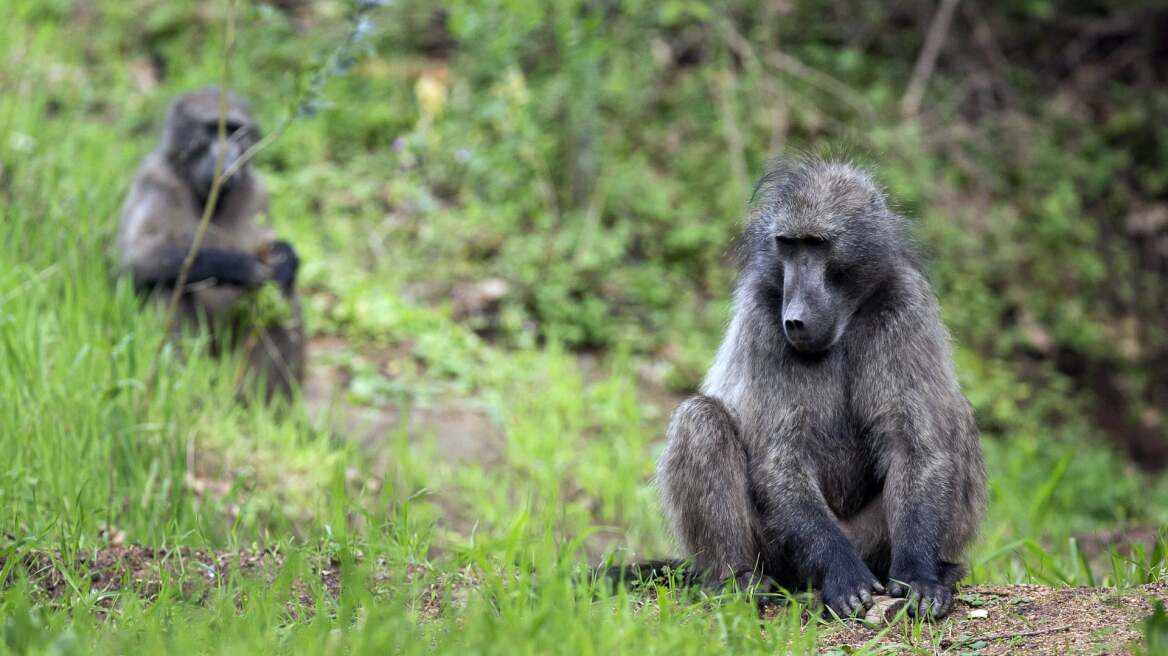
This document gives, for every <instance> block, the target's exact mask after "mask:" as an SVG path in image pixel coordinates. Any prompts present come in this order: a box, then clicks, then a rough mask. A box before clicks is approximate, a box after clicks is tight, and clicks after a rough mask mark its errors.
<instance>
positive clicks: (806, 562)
mask: <svg viewBox="0 0 1168 656" xmlns="http://www.w3.org/2000/svg"><path fill="white" fill-rule="evenodd" d="M771 471H773V472H783V473H782V474H781V478H779V479H777V480H772V481H770V482H769V483H767V484H765V486H764V489H763V490H760V496H761V497H762V498H763V503H764V505H765V506H766V507H767V508H768V510H769V512H768V513H767V525H766V527H765V530H766V532H767V538H768V540H770V541H771V543H772V544H775V545H778V546H779V548H780V549H781V551H782V552H783V553H782V555H783V557H784V558H783V559H784V560H785V561H786V562H789V563H796V564H798V567H799V570H800V571H799V572H798V575H799V577H800V578H801V579H802V580H804V581H810V582H811V583H812V585H814V586H816V587H822V586H823V584H824V582H825V580H826V579H827V578H828V577H830V576H833V575H839V576H843V577H848V576H864V575H867V576H868V577H869V578H870V577H871V574H870V573H868V568H867V566H866V565H865V564H864V562H863V560H861V559H860V555H859V553H858V552H857V551H856V548H855V547H854V546H853V545H852V543H851V542H849V541H848V538H847V536H846V535H845V534H844V532H843V529H842V528H841V527H840V525H839V523H838V521H837V520H836V517H835V513H833V512H832V511H831V509H830V508H829V507H828V505H827V501H826V500H825V499H824V498H823V494H822V493H821V492H820V491H819V488H818V486H817V484H816V483H815V481H814V480H813V478H812V477H811V476H810V475H808V474H806V473H804V472H803V471H802V470H800V469H799V468H798V466H796V465H784V466H779V467H772V468H771Z"/></svg>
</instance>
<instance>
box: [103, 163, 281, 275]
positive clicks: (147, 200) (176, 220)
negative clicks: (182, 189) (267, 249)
mask: <svg viewBox="0 0 1168 656" xmlns="http://www.w3.org/2000/svg"><path fill="white" fill-rule="evenodd" d="M197 223H198V217H196V216H194V215H193V214H192V213H191V210H190V208H189V207H187V206H185V205H183V203H182V199H181V197H180V196H179V195H178V194H177V193H176V192H175V191H174V190H173V189H170V188H169V187H168V186H167V185H163V184H160V183H155V182H153V181H150V180H146V181H143V182H141V183H140V184H138V185H136V187H135V190H134V193H133V195H132V197H131V199H130V201H129V202H128V203H127V212H126V216H125V222H124V226H123V235H122V268H123V270H125V272H126V273H128V274H130V277H131V278H132V279H133V281H134V285H135V286H136V287H138V288H139V289H143V290H147V289H153V288H156V287H172V286H174V284H175V282H177V280H178V276H179V272H180V271H181V270H182V265H183V261H184V260H185V259H186V256H187V253H188V252H189V250H190V246H191V244H192V242H193V234H194V228H195V226H196V225H197ZM266 273H267V272H266V267H264V265H263V264H261V263H260V261H259V259H258V258H257V257H256V256H255V255H252V254H250V253H245V252H243V251H237V250H233V249H227V248H201V249H199V252H198V253H197V255H196V257H195V261H194V263H193V265H192V267H191V270H190V273H189V276H188V278H187V283H188V284H190V283H199V282H206V281H208V280H213V281H214V282H215V283H216V284H220V285H233V286H237V287H253V286H256V285H259V284H260V283H262V282H263V281H264V280H265V279H266Z"/></svg>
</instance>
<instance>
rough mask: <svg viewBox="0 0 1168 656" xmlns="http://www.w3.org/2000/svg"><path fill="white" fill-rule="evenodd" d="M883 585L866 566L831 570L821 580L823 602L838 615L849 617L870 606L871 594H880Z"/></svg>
mask: <svg viewBox="0 0 1168 656" xmlns="http://www.w3.org/2000/svg"><path fill="white" fill-rule="evenodd" d="M883 592H884V586H883V585H881V584H880V581H878V580H876V577H875V576H873V575H872V572H871V571H869V570H868V568H867V567H864V566H863V565H860V566H858V567H856V568H855V570H854V571H850V572H833V573H830V574H828V575H827V578H826V579H825V580H824V582H823V603H824V604H825V605H827V607H828V608H829V609H831V610H832V611H833V612H834V613H835V614H836V615H839V616H840V617H851V616H853V615H857V614H859V613H860V612H861V611H863V610H866V609H868V608H871V607H872V595H874V594H882V593H883Z"/></svg>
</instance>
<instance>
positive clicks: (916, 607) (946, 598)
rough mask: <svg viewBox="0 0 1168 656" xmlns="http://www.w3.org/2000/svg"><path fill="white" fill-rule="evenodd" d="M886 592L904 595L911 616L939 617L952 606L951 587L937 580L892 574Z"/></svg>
mask: <svg viewBox="0 0 1168 656" xmlns="http://www.w3.org/2000/svg"><path fill="white" fill-rule="evenodd" d="M888 594H890V595H892V596H893V597H905V598H906V599H907V604H906V605H907V606H908V612H909V615H912V616H913V617H923V618H932V619H941V618H942V617H945V616H946V615H948V614H949V610H950V608H951V607H952V606H953V588H952V587H950V586H948V585H945V584H944V583H940V582H938V581H923V580H919V579H918V580H912V579H911V578H910V579H908V580H903V579H899V578H897V577H895V576H894V577H892V578H891V579H890V580H889V581H888Z"/></svg>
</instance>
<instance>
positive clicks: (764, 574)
mask: <svg viewBox="0 0 1168 656" xmlns="http://www.w3.org/2000/svg"><path fill="white" fill-rule="evenodd" d="M752 214H753V217H752V220H751V222H750V225H749V227H748V228H747V230H746V233H745V235H744V237H743V239H742V242H741V245H740V249H741V250H740V259H741V266H742V268H741V273H740V275H739V278H738V282H737V284H736V287H735V291H734V297H733V316H732V319H731V321H730V325H729V327H728V329H727V332H726V335H725V338H724V340H723V341H722V345H721V347H720V348H719V349H718V353H717V356H716V359H715V361H714V364H713V366H712V367H711V369H710V370H709V372H708V373H707V375H706V378H705V380H704V382H703V383H702V386H701V392H700V394H698V395H696V396H694V397H692V398H690V399H688V400H686V401H685V402H683V403H682V404H681V405H680V406H679V407H678V408H677V410H676V411H675V412H674V414H673V417H672V419H671V421H670V425H669V429H668V439H667V443H666V446H665V450H664V452H663V454H662V456H661V459H660V462H659V464H658V470H657V475H658V482H659V484H660V488H661V495H662V498H663V502H664V506H665V509H666V512H667V515H668V517H669V518H670V520H671V522H672V525H673V528H674V531H675V533H676V535H677V537H678V539H679V541H680V542H681V545H682V546H683V548H684V550H685V555H686V557H687V558H688V559H689V563H690V565H691V566H692V567H695V568H696V570H697V572H698V573H700V575H701V576H702V577H704V580H705V582H706V583H707V584H711V585H716V584H720V583H723V582H728V581H737V583H739V584H750V583H758V582H766V583H767V584H768V585H769V584H771V583H777V584H778V585H781V586H783V587H785V588H788V589H798V588H801V587H805V586H807V585H811V586H813V587H814V588H816V589H817V590H819V591H820V592H821V594H822V598H823V600H824V603H825V604H826V605H827V606H828V607H829V608H830V609H831V610H832V611H834V612H835V613H837V614H838V615H840V616H841V617H846V616H849V615H852V614H854V613H857V612H860V611H861V609H863V608H867V607H869V606H871V604H872V595H874V594H878V593H882V592H885V591H887V593H888V594H890V595H893V596H901V597H908V607H909V610H910V612H911V613H913V614H914V615H917V616H931V617H934V618H939V617H942V616H944V615H945V614H946V613H948V612H949V608H950V605H951V603H952V598H953V591H954V586H955V585H956V583H957V580H958V579H960V578H961V575H962V567H961V566H960V565H959V564H958V563H959V562H960V559H961V557H962V552H963V550H964V548H965V547H966V546H967V545H968V544H969V543H970V541H971V540H972V539H973V537H974V534H975V532H976V529H977V525H978V522H979V520H980V517H981V514H982V511H983V507H984V505H985V472H984V465H983V463H982V454H981V445H980V442H979V437H978V431H977V427H976V425H975V423H974V418H973V411H972V408H971V407H970V405H969V402H968V401H967V400H966V399H965V397H964V396H963V395H962V393H961V390H960V388H959V386H958V383H957V377H956V375H955V373H954V369H953V363H952V358H951V354H950V346H949V335H948V333H947V331H946V330H945V327H944V326H943V325H942V323H941V319H940V316H939V308H938V304H937V301H936V299H935V297H934V296H933V293H932V291H931V289H930V287H929V284H928V282H927V281H926V279H925V276H924V274H923V273H922V271H921V267H920V265H919V263H918V260H917V258H916V256H915V254H914V249H913V246H912V244H911V243H910V240H909V238H908V236H907V234H906V226H905V220H904V219H903V218H902V217H901V216H899V215H897V214H896V213H894V212H892V211H890V210H889V208H888V206H887V204H886V202H885V198H884V194H883V193H882V192H881V191H880V190H879V189H878V187H877V186H876V185H875V184H874V183H873V181H872V179H871V178H870V177H869V176H868V175H867V174H865V173H864V172H862V171H861V170H859V169H857V168H856V167H855V166H853V165H852V164H849V163H846V162H840V161H825V160H819V159H811V158H808V159H804V160H801V161H795V162H788V163H784V164H780V165H778V166H777V167H776V168H774V169H773V170H772V171H771V172H770V173H768V174H767V175H765V176H764V177H763V179H762V180H761V181H760V182H759V185H758V187H757V188H756V192H755V202H754V210H753V212H752Z"/></svg>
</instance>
